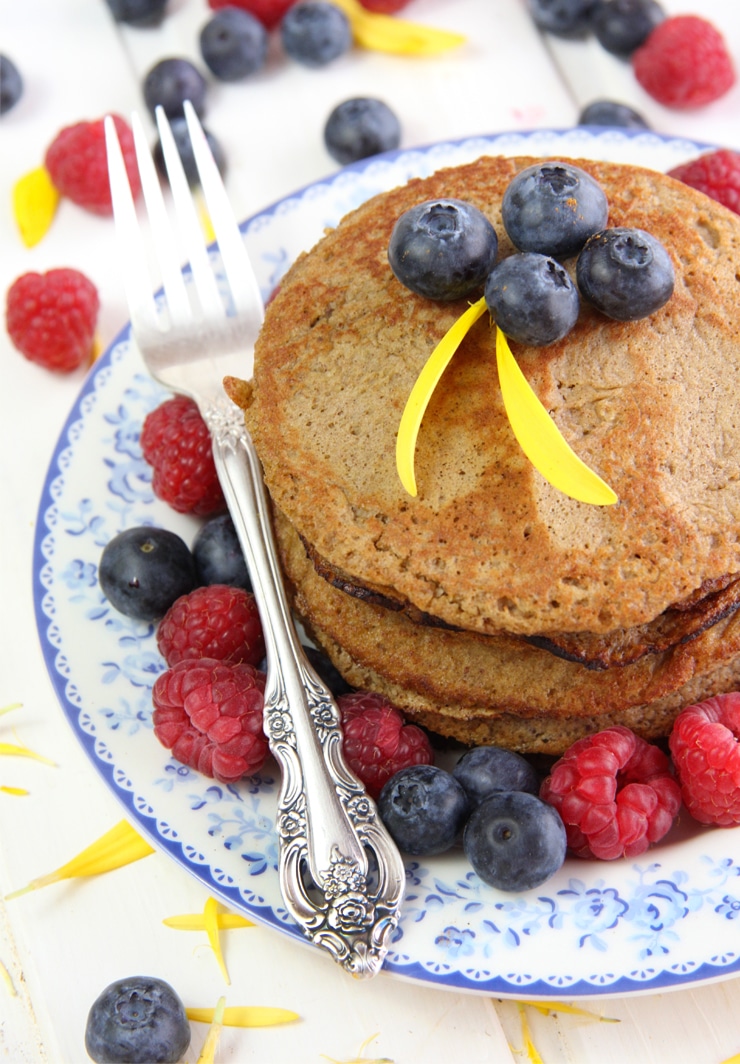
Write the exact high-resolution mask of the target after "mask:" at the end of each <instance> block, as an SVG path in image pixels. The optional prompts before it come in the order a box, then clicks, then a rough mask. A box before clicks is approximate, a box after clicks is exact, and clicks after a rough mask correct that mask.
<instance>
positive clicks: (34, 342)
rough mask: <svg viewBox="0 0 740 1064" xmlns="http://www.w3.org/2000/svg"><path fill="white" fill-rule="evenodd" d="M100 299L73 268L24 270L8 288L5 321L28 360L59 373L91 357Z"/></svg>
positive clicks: (10, 334)
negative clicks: (36, 271)
mask: <svg viewBox="0 0 740 1064" xmlns="http://www.w3.org/2000/svg"><path fill="white" fill-rule="evenodd" d="M99 309H100V301H99V299H98V291H97V289H96V287H95V285H94V284H93V283H92V281H89V280H88V279H87V277H85V275H84V274H82V273H80V272H79V270H72V269H59V270H49V271H48V273H44V274H41V273H24V274H23V275H22V276H21V277H18V278H17V279H16V280H15V281H14V282H13V284H12V285H11V286H10V288H9V289H8V294H7V299H6V310H5V323H6V326H7V329H8V335H9V336H10V339H11V340H12V341H13V343H14V344H15V346H16V347H17V348H18V350H19V351H20V352H21V354H22V355H25V357H26V358H27V359H29V360H30V361H31V362H36V363H38V365H39V366H45V367H46V368H47V369H56V370H61V371H62V372H64V373H68V372H71V371H72V370H73V369H77V367H78V366H80V365H82V363H83V362H84V361H85V360H86V359H89V358H91V356H92V353H93V344H94V341H95V326H96V323H97V320H98V310H99Z"/></svg>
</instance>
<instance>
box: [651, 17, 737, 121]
mask: <svg viewBox="0 0 740 1064" xmlns="http://www.w3.org/2000/svg"><path fill="white" fill-rule="evenodd" d="M632 67H633V69H634V72H635V77H636V78H637V80H638V81H639V83H640V84H641V85H642V87H643V89H644V90H645V92H647V93H649V94H650V95H651V96H652V97H653V98H654V99H656V100H657V101H658V102H659V103H662V104H664V105H665V106H666V107H677V108H684V107H703V106H704V104H707V103H712V101H713V100H718V99H719V98H720V96H724V94H725V93H726V92H727V91H728V90H729V89H731V88H732V86H733V85H734V84H735V68H734V66H733V62H732V58H731V57H730V54H729V52H728V51H727V46H726V45H725V41H724V38H723V36H722V34H721V33H720V32H719V30H718V29H716V28H715V27H714V26H713V25H712V23H711V22H707V20H706V19H703V18H699V16H698V15H675V16H674V17H672V18H666V19H664V20H663V21H662V22H660V23H659V24H658V25H657V26H656V27H655V29H654V30H653V31H652V32H651V33H650V35H649V36H648V38H647V40H646V41H645V43H644V44H643V45H641V46H640V47H639V48H638V49H637V50H636V51H635V52H633V53H632Z"/></svg>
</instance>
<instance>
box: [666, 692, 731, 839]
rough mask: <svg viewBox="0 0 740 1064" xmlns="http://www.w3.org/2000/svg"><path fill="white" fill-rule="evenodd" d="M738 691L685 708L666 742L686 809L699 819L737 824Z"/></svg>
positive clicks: (677, 718) (726, 824) (705, 822)
mask: <svg viewBox="0 0 740 1064" xmlns="http://www.w3.org/2000/svg"><path fill="white" fill-rule="evenodd" d="M738 737H740V692H737V691H733V692H732V693H731V694H726V695H717V696H716V697H715V698H709V699H707V701H706V702H699V703H697V704H696V705H693V706H687V707H686V708H685V709H683V710H682V711H681V712H680V713H679V715H678V716H677V717H676V720H675V722H674V724H673V730H672V731H671V735H670V739H669V740H668V745H669V746H670V750H671V754H672V756H673V764H674V767H675V769H676V775H677V776H678V779H679V782H680V784H681V794H682V795H683V800H684V803H685V805H686V808H687V809H688V811H689V812H690V813H691V815H692V816H693V817H694V818H695V819H696V820H699V821H701V823H702V824H721V825H722V826H723V827H728V826H729V825H731V824H740V745H739V744H738Z"/></svg>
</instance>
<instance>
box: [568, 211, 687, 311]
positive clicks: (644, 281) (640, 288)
mask: <svg viewBox="0 0 740 1064" xmlns="http://www.w3.org/2000/svg"><path fill="white" fill-rule="evenodd" d="M576 281H577V283H578V287H579V289H580V291H581V295H582V296H583V298H584V299H585V300H587V301H588V302H589V303H591V304H592V305H593V306H595V307H596V308H597V310H600V311H601V312H602V314H606V315H607V316H608V317H610V318H615V319H616V320H617V321H637V320H638V319H639V318H646V317H647V316H648V315H650V314H653V313H655V311H656V310H659V309H660V308H661V307H662V306H664V304H665V303H667V302H668V300H669V299H670V298H671V295H672V294H673V287H674V284H675V271H674V269H673V262H672V261H671V257H670V255H669V254H668V252H667V251H666V249H665V247H664V246H663V245H662V244H661V242H660V241H659V240H658V239H657V238H656V237H654V236H652V234H650V233H646V232H645V231H644V229H631V228H628V227H624V226H618V227H614V228H612V229H604V230H603V232H600V233H596V234H595V235H594V236H592V237H591V239H590V240H589V241H588V242H587V243H586V245H585V247H584V248H583V251H581V253H580V255H579V256H578V262H577V263H576Z"/></svg>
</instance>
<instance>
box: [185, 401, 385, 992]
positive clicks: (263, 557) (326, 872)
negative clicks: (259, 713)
mask: <svg viewBox="0 0 740 1064" xmlns="http://www.w3.org/2000/svg"><path fill="white" fill-rule="evenodd" d="M202 413H203V416H204V418H205V420H206V422H207V424H208V426H209V429H210V431H211V437H212V440H213V453H214V458H215V461H216V468H217V470H218V474H219V478H220V480H221V484H222V486H223V489H224V493H225V495H226V500H227V502H228V505H229V510H230V512H231V515H232V518H233V520H234V524H235V527H236V530H237V534H238V536H239V540H240V542H241V545H242V549H243V550H244V554H245V557H246V559H247V564H248V566H249V571H250V575H251V577H252V585H253V589H254V594H255V598H256V599H257V604H258V606H259V610H260V615H261V617H262V622H263V627H264V631H265V643H266V646H267V663H268V667H267V684H266V689H265V731H266V732H267V736H268V739H269V742H270V749H271V750H272V753H273V755H274V756H275V758H276V759H277V761H278V762H279V764H280V767H281V770H282V784H281V788H280V795H279V798H278V817H277V831H278V846H279V874H280V885H281V888H282V892H283V898H284V900H285V904H286V907H287V908H288V911H289V912H290V914H291V916H293V918H294V919H295V920H296V922H297V923H298V924H299V926H300V927H301V929H302V930H303V932H304V934H305V935H306V936H307V937H308V938H309V939H311V941H312V942H314V943H315V944H316V945H318V946H321V947H323V948H325V949H327V950H328V951H329V952H330V953H331V954H333V956H334V958H335V959H336V960H337V961H338V962H339V963H340V964H341V965H342V966H343V967H344V968H345V969H346V970H348V971H350V972H351V973H352V974H353V975H355V976H360V977H365V976H372V975H375V974H376V973H377V972H378V971H379V970H380V968H381V966H382V964H383V959H384V957H385V954H386V952H387V949H388V945H389V940H390V936H391V934H392V933H393V931H394V929H395V928H396V926H397V924H398V920H399V909H400V904H401V899H402V897H403V889H404V882H405V872H404V867H403V862H402V861H401V857H400V855H399V853H398V850H397V849H396V846H395V844H394V843H393V841H392V840H391V838H390V837H389V835H388V834H387V832H386V829H385V827H384V826H383V824H382V822H381V821H380V819H379V818H378V815H377V812H376V810H375V806H374V804H373V803H372V802H371V801H370V799H369V798H368V797H367V795H366V794H365V792H364V789H363V787H362V785H361V784H360V783H359V781H358V780H357V779H356V778H355V776H354V775H353V774H352V773H351V772H350V771H349V769H348V768H347V765H346V764H345V761H344V758H343V755H342V750H341V731H340V723H339V711H338V709H337V707H336V704H335V702H334V700H333V698H332V696H331V693H330V692H329V690H328V688H327V687H326V686H325V685H324V683H323V681H322V680H320V679H319V677H318V676H317V675H316V673H315V672H314V670H313V669H312V668H311V666H310V664H309V663H308V660H307V659H306V656H305V654H304V652H303V650H302V648H301V644H300V640H299V638H298V634H297V632H296V629H295V626H294V624H293V620H292V616H291V611H290V605H289V603H288V600H287V596H286V594H285V589H284V586H283V581H282V576H281V573H280V567H279V562H278V558H277V550H276V547H275V541H274V536H273V532H272V523H271V520H270V510H269V503H268V499H267V492H266V490H265V486H264V483H263V480H262V468H261V465H260V461H259V457H258V455H257V452H256V450H255V448H254V444H253V443H252V440H251V438H250V436H249V433H248V432H247V430H246V428H245V426H244V421H243V416H242V415H241V412H240V411H239V410H238V409H237V408H236V407H235V406H234V405H233V404H231V403H230V402H228V401H227V400H226V399H225V401H224V403H223V404H214V405H213V406H212V407H211V408H210V409H205V410H203V411H202Z"/></svg>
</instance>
